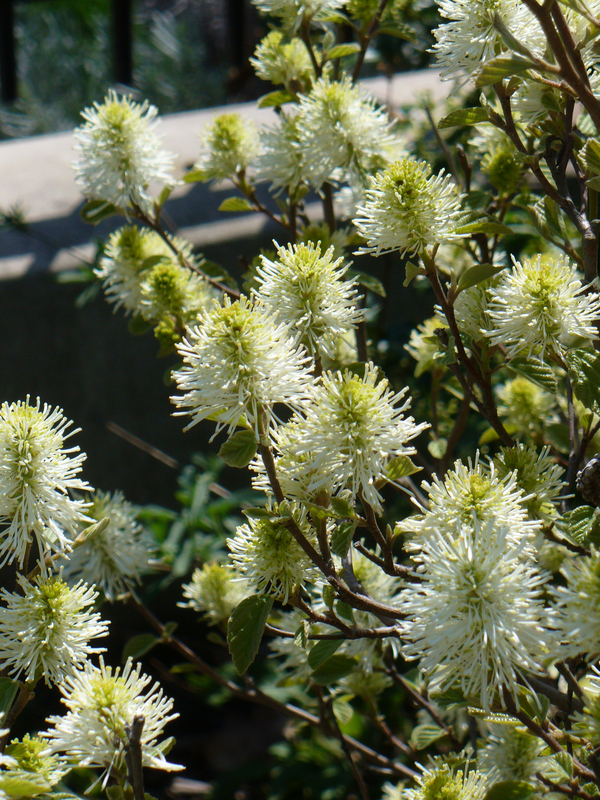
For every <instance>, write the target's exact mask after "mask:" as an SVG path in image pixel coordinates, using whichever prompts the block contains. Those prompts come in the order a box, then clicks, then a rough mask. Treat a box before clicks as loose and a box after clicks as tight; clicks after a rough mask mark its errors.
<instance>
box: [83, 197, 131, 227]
mask: <svg viewBox="0 0 600 800" xmlns="http://www.w3.org/2000/svg"><path fill="white" fill-rule="evenodd" d="M120 213H121V211H120V209H118V208H117V207H116V206H113V204H112V203H107V202H106V201H105V200H89V201H88V202H87V203H86V204H85V205H84V207H83V208H82V209H81V211H80V212H79V216H80V217H81V219H82V220H83V221H84V222H89V223H91V224H92V225H97V224H98V223H99V222H102V220H103V219H108V217H114V215H115V214H120Z"/></svg>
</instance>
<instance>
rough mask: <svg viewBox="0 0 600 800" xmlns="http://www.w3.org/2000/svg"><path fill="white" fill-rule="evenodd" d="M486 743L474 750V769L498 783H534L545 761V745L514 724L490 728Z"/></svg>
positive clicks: (546, 759)
mask: <svg viewBox="0 0 600 800" xmlns="http://www.w3.org/2000/svg"><path fill="white" fill-rule="evenodd" d="M489 727H490V729H491V732H490V734H489V736H487V737H486V743H485V745H484V746H483V747H481V748H479V749H478V751H477V769H479V770H480V771H481V772H483V773H484V774H486V775H493V776H495V777H496V779H497V780H501V781H528V780H535V774H536V772H543V771H544V767H545V766H546V763H547V761H548V758H547V757H544V756H542V753H543V751H544V750H545V747H546V745H545V744H544V742H543V741H542V740H541V739H538V738H537V736H533V735H532V734H531V733H529V731H527V730H523V729H522V728H521V727H518V726H516V725H490V726H489Z"/></svg>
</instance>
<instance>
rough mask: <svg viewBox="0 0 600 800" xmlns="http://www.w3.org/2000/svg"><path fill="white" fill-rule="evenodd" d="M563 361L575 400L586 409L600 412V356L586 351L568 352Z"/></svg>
mask: <svg viewBox="0 0 600 800" xmlns="http://www.w3.org/2000/svg"><path fill="white" fill-rule="evenodd" d="M565 361H566V362H567V366H568V368H569V377H570V379H571V384H572V386H573V391H574V392H575V394H576V396H577V398H578V399H579V400H581V402H582V403H583V405H584V406H585V407H586V408H589V409H590V410H592V411H598V410H600V354H598V353H596V352H593V353H592V352H589V351H588V350H569V351H568V352H567V354H566V356H565Z"/></svg>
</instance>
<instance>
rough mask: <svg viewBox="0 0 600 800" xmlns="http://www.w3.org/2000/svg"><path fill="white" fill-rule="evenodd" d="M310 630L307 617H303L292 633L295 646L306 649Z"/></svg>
mask: <svg viewBox="0 0 600 800" xmlns="http://www.w3.org/2000/svg"><path fill="white" fill-rule="evenodd" d="M309 630H310V625H309V622H308V620H307V619H303V620H302V622H301V623H300V625H299V626H298V629H297V630H296V633H295V634H294V644H295V645H296V647H300V648H302V650H306V648H307V646H308V632H309Z"/></svg>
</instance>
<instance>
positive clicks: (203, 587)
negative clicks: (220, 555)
mask: <svg viewBox="0 0 600 800" xmlns="http://www.w3.org/2000/svg"><path fill="white" fill-rule="evenodd" d="M249 594H250V587H249V586H248V581H246V580H244V579H243V578H242V577H241V576H240V574H239V573H237V572H236V571H235V570H233V569H231V567H224V566H222V565H221V564H205V565H204V566H203V567H202V569H200V568H197V569H195V570H194V572H193V574H192V580H191V582H190V583H185V584H184V585H183V596H184V597H185V599H186V601H187V602H185V603H179V605H180V606H182V607H188V608H192V609H193V610H194V611H198V612H200V613H202V614H203V616H204V619H205V620H206V621H207V622H208V624H209V625H218V624H219V623H221V622H226V621H227V620H228V619H229V617H230V616H231V612H232V611H233V609H234V608H235V607H236V606H237V605H238V604H239V603H241V602H242V600H243V599H244V598H245V597H248V595H249Z"/></svg>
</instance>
